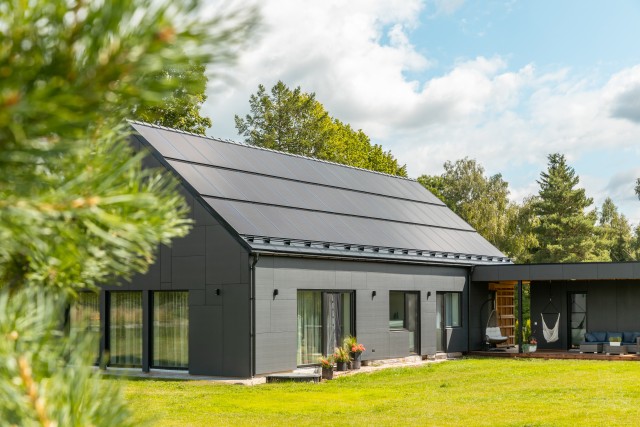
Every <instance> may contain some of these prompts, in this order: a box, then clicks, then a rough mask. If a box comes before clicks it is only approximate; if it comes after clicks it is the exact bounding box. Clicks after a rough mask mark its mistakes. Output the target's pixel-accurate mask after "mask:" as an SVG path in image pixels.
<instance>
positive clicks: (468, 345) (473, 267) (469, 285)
mask: <svg viewBox="0 0 640 427" xmlns="http://www.w3.org/2000/svg"><path fill="white" fill-rule="evenodd" d="M475 268H476V266H475V265H472V266H471V267H470V268H469V270H468V271H467V353H468V352H470V351H471V277H472V276H473V270H475Z"/></svg>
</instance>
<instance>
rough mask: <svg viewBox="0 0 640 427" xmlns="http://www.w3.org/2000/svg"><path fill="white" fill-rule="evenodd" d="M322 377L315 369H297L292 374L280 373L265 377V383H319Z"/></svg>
mask: <svg viewBox="0 0 640 427" xmlns="http://www.w3.org/2000/svg"><path fill="white" fill-rule="evenodd" d="M321 377H322V375H321V374H320V372H319V369H316V368H299V369H296V370H295V371H292V372H282V373H278V374H270V375H267V376H266V379H267V383H284V382H296V383H319V382H320V378H321Z"/></svg>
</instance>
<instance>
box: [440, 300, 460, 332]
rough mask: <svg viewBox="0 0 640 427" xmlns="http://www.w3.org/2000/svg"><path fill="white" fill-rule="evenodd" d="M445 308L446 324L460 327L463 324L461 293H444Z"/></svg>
mask: <svg viewBox="0 0 640 427" xmlns="http://www.w3.org/2000/svg"><path fill="white" fill-rule="evenodd" d="M444 301H445V308H444V315H445V326H447V327H452V328H453V327H459V326H460V325H461V324H462V317H461V313H460V293H459V292H448V293H445V294H444Z"/></svg>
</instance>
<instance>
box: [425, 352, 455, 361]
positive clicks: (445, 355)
mask: <svg viewBox="0 0 640 427" xmlns="http://www.w3.org/2000/svg"><path fill="white" fill-rule="evenodd" d="M461 357H462V353H458V352H456V353H436V354H434V355H433V357H432V356H429V357H428V359H429V360H448V359H459V358H461Z"/></svg>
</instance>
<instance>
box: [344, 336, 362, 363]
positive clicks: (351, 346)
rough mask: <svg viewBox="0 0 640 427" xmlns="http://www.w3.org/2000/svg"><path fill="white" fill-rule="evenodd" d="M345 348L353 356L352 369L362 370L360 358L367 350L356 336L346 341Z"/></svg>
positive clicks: (349, 337)
mask: <svg viewBox="0 0 640 427" xmlns="http://www.w3.org/2000/svg"><path fill="white" fill-rule="evenodd" d="M344 347H345V348H346V349H347V350H348V351H349V354H350V356H351V369H360V364H361V360H360V356H361V355H362V352H363V351H365V350H366V349H365V348H364V345H362V344H360V343H358V340H357V338H356V337H354V336H348V337H346V338H345V339H344Z"/></svg>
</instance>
